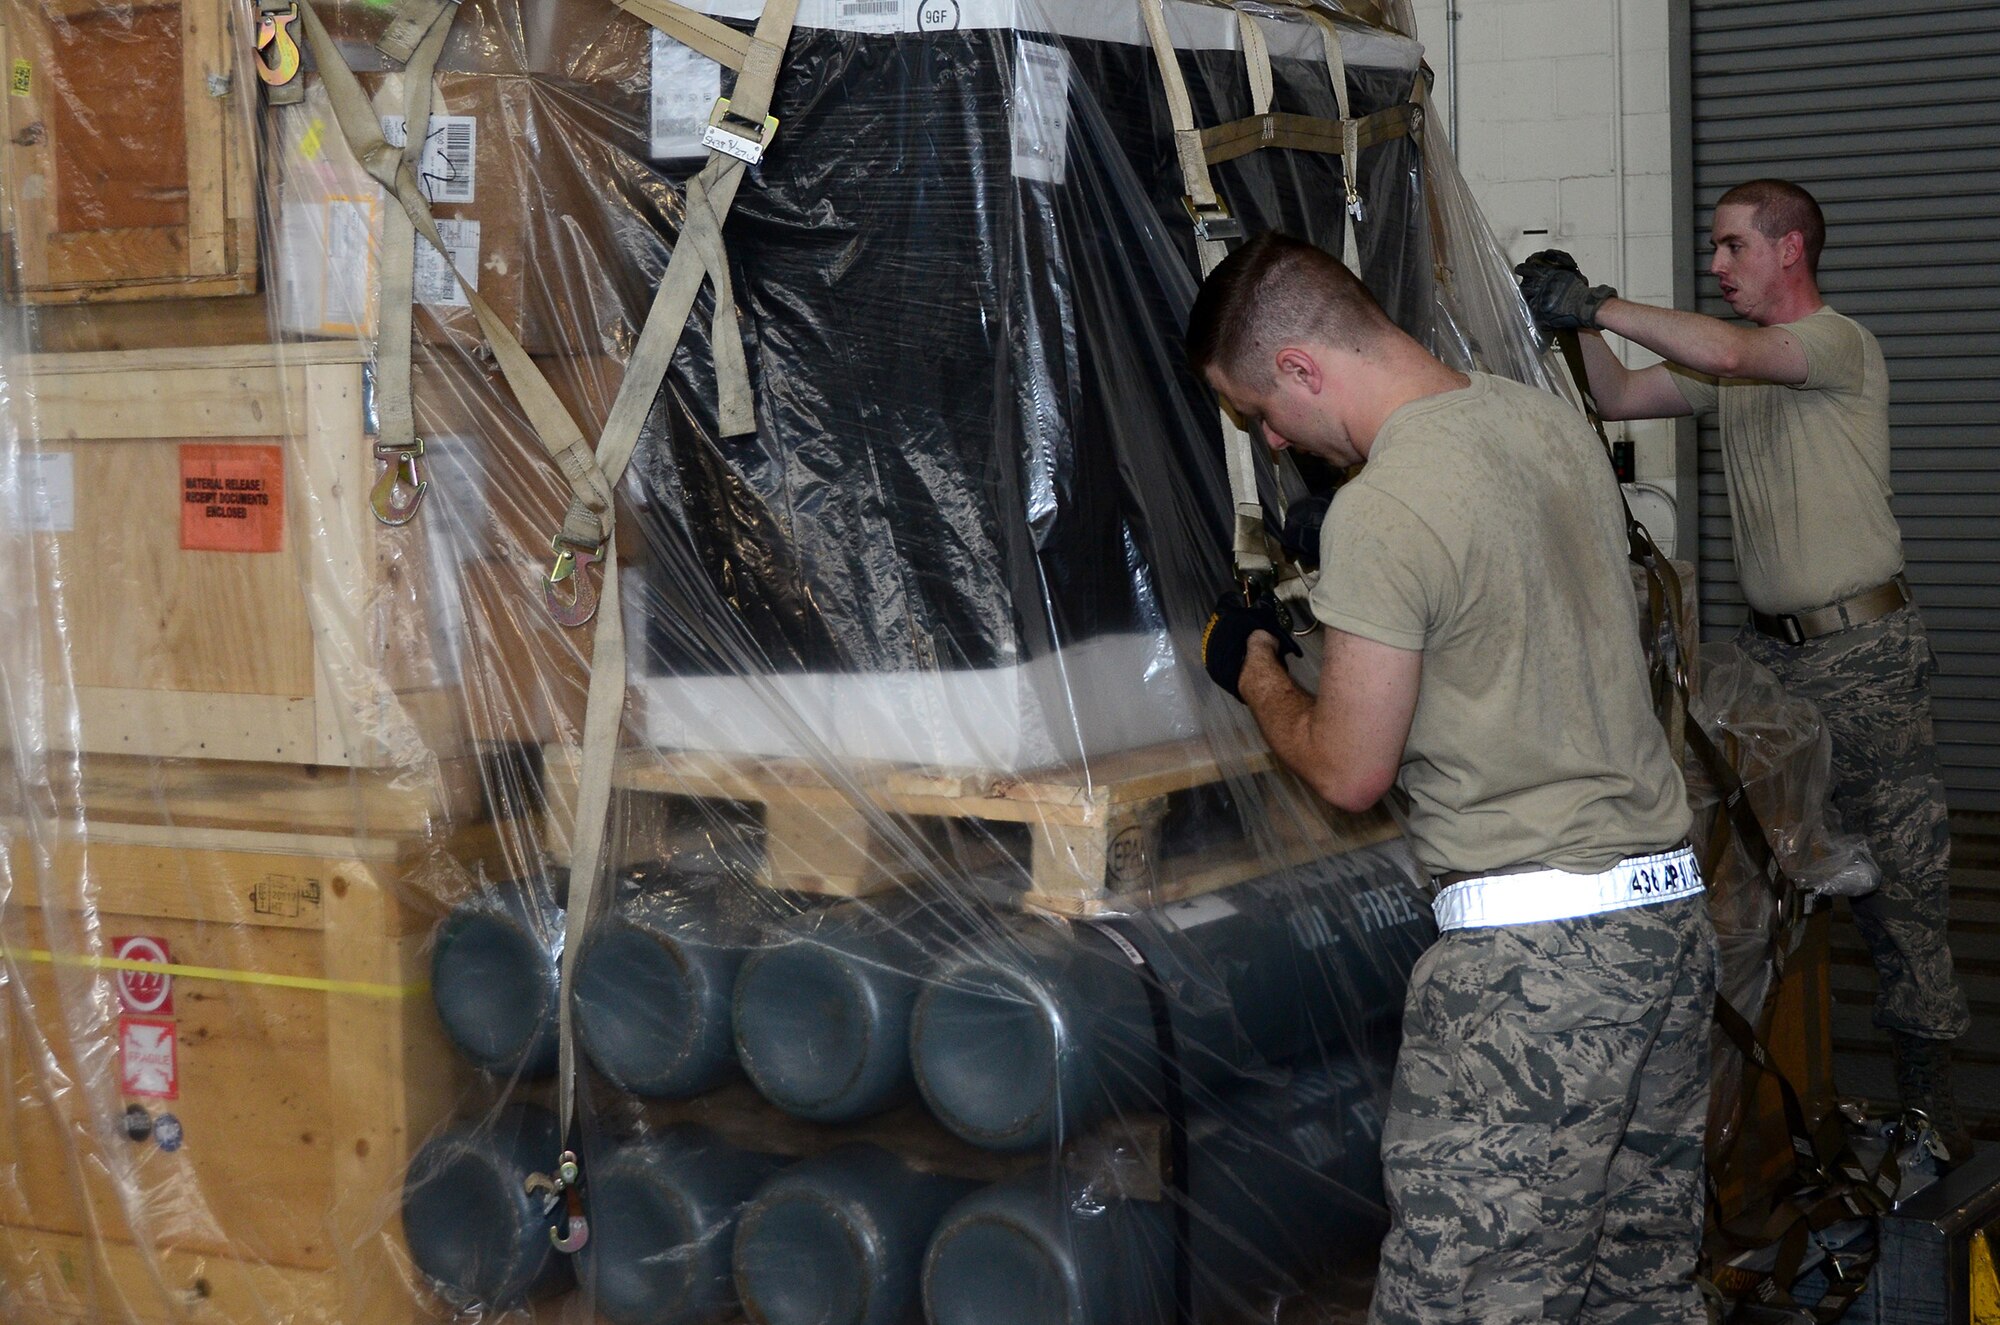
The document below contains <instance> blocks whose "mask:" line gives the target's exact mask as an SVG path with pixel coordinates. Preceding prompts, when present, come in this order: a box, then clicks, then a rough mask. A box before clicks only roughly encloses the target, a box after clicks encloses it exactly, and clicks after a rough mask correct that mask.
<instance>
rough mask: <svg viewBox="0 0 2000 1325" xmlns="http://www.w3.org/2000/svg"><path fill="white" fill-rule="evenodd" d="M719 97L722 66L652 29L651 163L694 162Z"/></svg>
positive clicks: (700, 154) (700, 153) (704, 152)
mask: <svg viewBox="0 0 2000 1325" xmlns="http://www.w3.org/2000/svg"><path fill="white" fill-rule="evenodd" d="M721 95H722V66H721V65H719V64H717V63H716V62H715V61H713V60H711V59H709V58H708V57H707V56H706V55H703V54H702V53H701V52H700V51H698V50H695V49H694V48H693V47H691V46H684V45H682V44H681V43H680V42H677V41H675V40H674V39H673V38H672V37H669V36H668V35H667V34H666V33H664V32H661V31H660V30H659V29H657V28H655V29H654V30H653V86H652V144H651V146H650V147H648V149H647V152H648V154H649V155H650V156H651V157H652V158H653V160H655V161H680V160H690V159H693V160H699V159H701V158H703V157H706V156H707V155H708V149H707V148H705V147H703V146H702V145H701V134H702V130H703V129H705V128H707V127H708V117H709V113H710V112H711V111H713V110H714V109H715V102H716V99H717V98H718V97H720V96H721Z"/></svg>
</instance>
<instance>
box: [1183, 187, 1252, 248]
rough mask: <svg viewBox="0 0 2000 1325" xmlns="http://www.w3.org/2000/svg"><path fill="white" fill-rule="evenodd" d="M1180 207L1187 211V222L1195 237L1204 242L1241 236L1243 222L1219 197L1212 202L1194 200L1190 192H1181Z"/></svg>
mask: <svg viewBox="0 0 2000 1325" xmlns="http://www.w3.org/2000/svg"><path fill="white" fill-rule="evenodd" d="M1181 208H1182V210H1184V211H1186V212H1187V216H1188V223H1189V224H1191V225H1192V226H1194V233H1195V238H1197V239H1199V240H1201V241H1202V242H1203V243H1205V244H1219V243H1221V242H1222V241H1224V240H1227V239H1241V238H1243V222H1242V221H1240V220H1238V219H1237V216H1236V213H1234V212H1232V211H1230V210H1229V204H1228V203H1226V202H1224V201H1223V200H1222V199H1221V198H1217V199H1216V200H1215V201H1214V202H1196V201H1195V200H1194V195H1193V194H1192V193H1183V194H1182V195H1181Z"/></svg>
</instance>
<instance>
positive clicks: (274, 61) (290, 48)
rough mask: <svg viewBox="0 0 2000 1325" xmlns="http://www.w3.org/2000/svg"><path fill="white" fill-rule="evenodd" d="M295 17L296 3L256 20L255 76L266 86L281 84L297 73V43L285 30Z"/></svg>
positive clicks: (296, 15)
mask: <svg viewBox="0 0 2000 1325" xmlns="http://www.w3.org/2000/svg"><path fill="white" fill-rule="evenodd" d="M298 19H299V7H298V5H297V4H293V5H292V6H291V7H290V8H289V9H286V10H284V11H282V12H271V13H267V14H265V15H263V16H262V17H261V18H259V19H258V20H257V77H259V78H261V79H263V80H264V82H265V84H266V85H267V86H269V87H281V86H283V85H284V84H286V83H289V82H291V81H292V80H293V79H294V78H297V77H298V76H299V63H300V60H299V44H298V42H297V41H295V40H293V38H292V34H291V33H289V32H287V31H285V29H286V28H287V27H289V26H290V25H291V24H293V23H296V22H298ZM269 48H275V49H269Z"/></svg>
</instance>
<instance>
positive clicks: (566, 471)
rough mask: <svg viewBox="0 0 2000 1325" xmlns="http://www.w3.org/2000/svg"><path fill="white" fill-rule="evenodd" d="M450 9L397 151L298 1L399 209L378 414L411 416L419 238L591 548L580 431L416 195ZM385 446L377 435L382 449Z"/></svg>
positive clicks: (412, 65) (353, 136)
mask: <svg viewBox="0 0 2000 1325" xmlns="http://www.w3.org/2000/svg"><path fill="white" fill-rule="evenodd" d="M455 12H456V6H447V7H446V8H445V10H444V11H443V13H442V16H441V17H440V18H439V20H438V21H437V22H436V23H435V24H433V25H432V27H431V28H430V30H429V31H428V32H427V33H425V34H424V37H423V40H422V41H421V42H419V43H418V45H417V47H416V49H415V51H414V52H413V54H412V56H411V59H410V62H409V64H408V65H407V66H406V67H405V69H404V72H403V78H404V84H405V87H404V95H405V97H406V99H407V104H408V106H409V109H410V116H409V118H408V120H407V121H406V124H405V134H406V137H405V140H404V146H402V147H393V146H391V145H390V144H389V142H388V140H387V139H386V138H385V137H384V136H383V133H382V123H381V121H380V120H379V119H377V118H376V115H375V110H374V107H373V106H372V105H371V104H370V103H369V100H368V96H367V94H366V93H365V92H363V91H362V88H361V83H360V80H359V79H357V78H356V77H355V76H354V71H353V70H351V69H349V68H348V67H347V62H346V61H345V60H344V59H343V58H342V56H341V54H340V48H339V47H338V46H337V45H335V43H334V40H333V38H332V37H331V36H330V35H329V34H328V33H327V30H326V26H325V25H324V24H323V23H321V22H320V18H319V15H318V14H317V13H316V12H315V11H314V9H313V6H312V0H300V4H299V16H300V19H301V21H302V23H303V25H304V27H305V33H306V45H307V48H308V49H309V50H310V51H311V52H312V56H313V62H314V64H315V65H316V66H317V68H318V70H319V76H320V81H321V83H322V84H323V85H324V86H325V88H326V93H327V99H328V100H329V102H331V104H332V106H333V114H334V120H335V122H336V123H338V124H339V126H340V132H341V136H342V137H344V138H345V139H346V140H347V145H348V147H349V148H350V149H351V150H352V151H353V153H354V158H355V160H357V161H358V162H360V163H361V166H362V168H363V169H364V170H366V171H367V172H368V174H369V175H370V176H371V177H372V178H373V179H374V180H375V181H376V182H377V183H379V184H381V185H382V186H383V187H384V188H385V189H387V190H389V192H390V193H392V194H393V195H394V196H395V198H396V201H397V202H398V203H400V204H401V205H402V211H403V217H404V218H405V219H406V220H407V222H408V227H409V230H408V233H409V235H410V236H411V237H410V239H409V245H410V252H409V254H408V257H409V261H408V262H405V261H403V255H402V253H401V250H399V249H398V248H397V247H396V246H397V244H398V242H399V241H398V239H397V235H398V234H399V233H400V232H402V231H403V229H404V227H403V226H402V225H401V224H400V223H397V224H391V225H390V226H389V227H388V228H387V232H386V238H385V245H386V246H387V249H388V252H387V253H386V254H385V261H384V264H383V291H382V305H383V318H382V322H383V330H382V337H381V341H380V344H379V346H378V349H377V354H378V356H386V361H387V362H388V364H389V365H391V370H392V371H394V366H395V365H397V364H401V365H402V369H401V371H400V373H399V374H397V376H398V377H399V378H400V388H399V391H400V399H391V398H388V396H390V395H393V394H396V389H397V381H396V380H395V379H393V378H390V377H389V376H388V375H387V374H385V377H384V381H383V387H384V390H385V398H383V399H381V400H380V401H379V403H378V407H379V408H380V409H381V410H382V415H383V420H384V427H385V429H386V428H388V427H389V426H390V421H391V420H392V419H395V420H402V421H403V422H402V423H399V424H398V425H397V426H399V427H406V426H413V425H409V424H408V420H409V419H410V417H411V414H412V407H411V404H410V400H409V372H408V359H409V355H410V308H409V305H410V303H411V299H412V291H411V288H410V277H409V274H408V273H409V272H410V271H411V269H412V267H413V266H414V260H415V259H414V244H415V238H414V237H415V236H416V235H422V236H423V237H424V238H425V239H426V240H427V241H429V243H430V244H431V246H432V247H433V248H435V249H436V250H437V251H438V254H439V256H440V257H442V258H443V260H444V263H445V266H446V267H447V268H448V269H449V270H450V271H451V273H452V275H453V276H454V277H455V278H456V279H457V281H458V285H459V288H460V290H461V291H463V292H464V295H465V299H466V302H467V304H468V305H470V307H471V308H472V311H473V314H474V316H476V317H477V318H478V319H479V327H480V330H481V331H482V332H484V333H485V336H486V339H487V341H488V343H489V344H490V345H491V346H492V348H493V357H494V360H495V361H496V362H497V363H498V364H499V366H500V372H501V374H502V375H503V376H504V377H505V378H506V379H507V385H508V387H509V388H511V389H512V390H513V392H514V396H515V398H516V399H517V400H519V401H520V403H521V409H522V412H523V413H525V414H526V415H527V417H528V423H529V425H530V426H531V427H532V428H533V429H534V430H535V435H536V437H537V438H539V439H540V441H541V443H542V446H543V447H544V448H545V449H546V450H547V451H548V453H549V456H550V458H551V459H552V460H554V462H555V463H556V466H557V467H558V468H559V469H560V470H561V471H562V473H563V476H564V478H565V479H567V480H568V482H569V485H570V487H571V490H572V491H574V492H575V493H576V494H577V495H578V505H579V506H580V507H581V508H582V510H583V511H584V515H582V516H580V517H577V518H574V519H572V520H568V521H566V522H565V528H564V533H565V534H566V535H573V536H575V537H577V538H579V539H586V538H587V539H590V540H592V541H593V542H594V541H596V540H597V539H598V537H599V527H600V524H601V523H603V522H608V521H609V519H610V518H611V517H610V511H611V487H610V485H609V484H608V483H606V482H605V481H604V478H603V476H602V475H601V474H600V473H599V472H598V470H597V466H596V464H595V462H594V461H593V460H592V458H591V453H590V446H589V444H588V443H587V442H585V441H584V438H583V432H582V430H581V429H579V428H578V427H577V425H576V422H575V420H573V419H571V418H570V415H569V411H568V410H567V409H565V408H564V407H563V404H562V402H561V401H560V400H559V399H557V397H556V393H555V391H554V389H553V388H551V387H550V386H549V384H548V380H547V379H546V378H544V377H543V376H542V373H541V370H540V369H539V368H537V367H536V366H535V364H534V361H533V360H531V359H530V358H529V357H528V352H527V351H526V350H524V349H523V348H521V342H520V341H518V340H516V339H515V338H514V334H513V333H512V332H511V331H509V330H508V329H507V325H506V323H505V322H504V321H503V320H502V319H501V318H500V317H499V316H498V315H497V314H496V313H494V311H493V310H492V308H490V307H489V306H488V305H487V303H486V301H485V300H483V299H481V298H480V297H479V292H478V291H477V290H475V289H474V288H473V287H472V283H471V282H470V281H468V280H467V279H466V276H465V273H463V272H461V271H459V270H458V267H457V264H455V263H454V262H453V261H452V255H451V250H450V249H449V248H448V247H446V245H445V242H444V238H443V236H442V235H440V234H439V233H438V228H437V222H436V221H435V220H434V219H433V218H432V216H431V209H430V203H429V201H428V200H427V199H425V197H424V194H423V186H422V184H421V183H420V181H419V178H418V174H417V164H416V153H417V152H419V151H421V148H422V145H423V142H424V139H425V137H426V136H427V134H426V129H425V126H426V125H428V123H429V121H430V98H431V93H430V83H431V74H432V71H433V70H434V69H435V68H436V65H437V57H438V54H439V53H440V52H441V51H442V50H443V49H444V41H445V36H446V34H447V33H448V32H449V30H450V26H451V24H450V20H451V17H452V15H453V14H455ZM420 115H421V118H420V117H419V116H420ZM392 281H400V289H391V288H389V287H390V284H391V282H392ZM391 440H393V439H392V438H389V437H385V439H384V441H385V449H386V444H387V443H388V442H389V441H391ZM401 440H403V441H405V442H407V443H410V445H411V446H412V447H413V446H414V439H413V438H410V437H407V436H405V437H403V438H402V439H401ZM392 463H393V462H392ZM600 516H601V520H600V518H599V517H600Z"/></svg>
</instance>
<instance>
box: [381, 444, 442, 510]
mask: <svg viewBox="0 0 2000 1325" xmlns="http://www.w3.org/2000/svg"><path fill="white" fill-rule="evenodd" d="M423 455H424V439H423V438H421V437H416V438H412V439H411V440H410V442H409V444H408V445H406V446H398V445H396V444H394V443H387V442H377V443H376V445H375V458H376V459H377V460H379V461H381V462H382V464H383V466H384V468H383V470H382V475H381V477H380V478H378V479H376V480H375V487H374V489H373V490H372V491H371V492H370V493H369V494H368V504H369V506H371V507H373V508H374V511H375V518H376V519H377V520H380V521H381V522H382V523H383V524H386V525H405V524H408V523H409V522H410V521H411V520H414V519H415V518H416V515H417V507H419V506H421V505H423V504H424V494H425V493H426V492H429V491H430V489H431V485H430V480H428V479H426V478H425V477H424V476H423V469H422V467H421V465H420V464H419V463H418V462H419V461H421V460H422V459H423Z"/></svg>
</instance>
